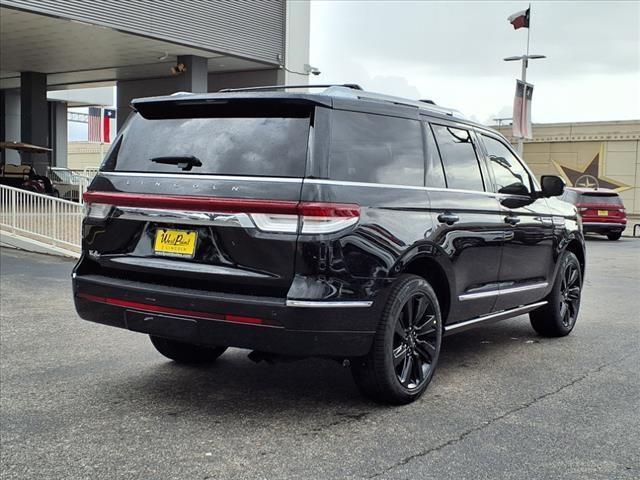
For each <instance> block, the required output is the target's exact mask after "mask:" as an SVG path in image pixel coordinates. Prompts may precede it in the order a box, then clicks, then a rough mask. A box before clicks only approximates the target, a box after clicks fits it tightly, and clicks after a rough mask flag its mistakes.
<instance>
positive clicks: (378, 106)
mask: <svg viewBox="0 0 640 480" xmlns="http://www.w3.org/2000/svg"><path fill="white" fill-rule="evenodd" d="M132 106H133V108H134V109H135V113H134V114H133V115H132V116H131V118H130V119H129V120H128V121H127V124H126V126H125V127H124V128H123V129H122V130H121V131H120V132H119V134H118V136H117V138H116V140H115V141H114V143H113V145H112V147H111V149H110V151H109V152H108V154H107V155H106V157H105V159H104V162H103V164H102V166H101V168H100V171H99V173H98V175H97V176H96V177H95V179H94V180H93V182H92V183H91V186H90V188H89V191H88V192H87V193H86V195H85V202H86V217H85V219H84V223H83V244H82V257H81V259H80V261H79V262H78V264H77V266H76V267H75V270H74V273H73V294H74V299H75V305H76V308H77V311H78V313H79V314H80V316H81V317H82V318H84V319H86V320H90V321H94V322H99V323H103V324H107V325H112V326H116V327H120V328H126V329H129V330H133V331H136V332H142V333H146V334H148V335H149V336H150V338H151V342H152V343H153V345H154V346H155V347H156V349H157V350H158V351H159V352H160V353H162V354H163V355H165V356H166V357H169V358H171V359H173V360H175V361H177V362H186V363H206V362H212V361H214V360H215V359H216V358H217V357H219V356H220V355H221V354H222V353H223V352H224V351H225V349H226V348H227V347H239V348H245V349H250V350H253V353H252V357H253V358H254V359H261V358H262V359H267V360H269V359H275V358H276V357H307V356H321V357H329V358H335V359H339V360H345V359H348V360H349V361H350V364H351V369H352V371H353V376H354V379H355V381H356V383H357V385H358V386H359V388H360V389H361V390H362V392H363V393H364V394H366V395H368V396H370V397H372V398H374V399H376V400H379V401H383V402H387V403H396V404H399V403H407V402H410V401H412V400H414V399H416V398H417V397H419V396H420V395H421V394H422V393H423V392H424V390H425V389H426V387H427V385H428V383H429V381H430V380H431V378H432V376H433V374H434V371H435V368H436V364H437V362H438V356H439V352H440V345H441V339H442V336H443V335H446V334H449V333H454V332H458V331H461V330H465V329H467V328H470V327H474V326H476V325H482V324H486V323H490V322H494V321H498V320H502V319H505V318H509V317H514V316H517V315H521V314H524V313H529V317H530V319H531V324H532V326H533V328H534V329H535V330H536V331H537V332H538V333H539V334H541V335H544V336H563V335H567V334H568V333H569V332H570V331H571V330H572V328H573V326H574V325H575V322H576V317H577V316H578V309H579V306H580V292H581V288H582V282H583V275H584V267H585V249H584V241H583V235H582V231H581V225H580V220H579V217H578V216H577V215H576V209H575V207H573V206H571V205H569V204H567V203H565V202H562V201H560V200H558V199H556V198H554V197H556V196H558V195H560V194H562V192H563V187H564V184H563V182H562V180H561V179H560V178H558V177H553V176H543V177H542V179H541V183H540V184H539V183H538V182H537V181H536V179H535V178H534V176H533V175H532V174H531V172H530V171H529V170H528V169H527V167H526V166H525V165H524V163H522V161H521V160H520V159H519V158H518V156H517V155H516V154H515V153H514V151H513V149H512V148H511V145H510V144H509V143H508V142H507V141H506V140H505V139H504V138H503V137H502V136H500V135H499V134H498V133H496V132H495V131H493V130H491V129H488V128H486V127H484V126H482V125H478V124H475V123H472V122H470V121H468V120H465V119H464V118H462V117H461V116H460V115H459V114H457V113H456V112H455V111H452V110H448V109H445V108H442V107H438V106H436V105H432V104H430V103H427V102H420V101H411V100H405V99H401V98H396V97H388V96H384V95H378V94H373V93H368V92H365V91H362V90H360V89H359V88H358V87H357V86H352V85H350V86H332V87H329V88H327V89H326V90H324V91H322V92H321V93H317V94H310V93H291V91H287V92H284V91H279V90H278V89H277V88H272V89H266V88H265V89H245V90H235V91H226V92H219V93H211V94H175V95H171V96H166V97H154V98H143V99H139V100H135V101H134V102H133V104H132Z"/></svg>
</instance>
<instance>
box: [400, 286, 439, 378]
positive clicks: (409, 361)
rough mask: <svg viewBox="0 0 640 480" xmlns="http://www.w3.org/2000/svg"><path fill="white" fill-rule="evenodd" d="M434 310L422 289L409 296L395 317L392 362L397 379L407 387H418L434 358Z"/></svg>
mask: <svg viewBox="0 0 640 480" xmlns="http://www.w3.org/2000/svg"><path fill="white" fill-rule="evenodd" d="M436 327H437V323H436V312H435V308H434V306H433V304H432V303H431V301H430V300H429V298H428V297H427V295H426V294H425V293H423V292H416V293H414V294H413V295H412V296H411V297H409V298H408V299H407V301H406V303H405V305H404V307H402V310H400V312H398V314H397V316H396V319H395V327H394V335H393V365H394V369H395V372H396V376H397V378H398V381H399V382H400V384H401V385H402V386H404V387H405V388H406V389H407V390H413V389H416V388H419V387H420V386H421V385H422V383H423V382H424V381H425V379H427V378H429V373H430V371H431V367H432V364H433V362H434V360H435V359H436V355H437V345H438V335H437V333H436Z"/></svg>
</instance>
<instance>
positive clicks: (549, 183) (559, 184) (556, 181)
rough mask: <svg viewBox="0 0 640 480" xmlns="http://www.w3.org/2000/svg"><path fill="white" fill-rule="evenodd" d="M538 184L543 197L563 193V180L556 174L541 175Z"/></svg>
mask: <svg viewBox="0 0 640 480" xmlns="http://www.w3.org/2000/svg"><path fill="white" fill-rule="evenodd" d="M540 184H541V186H542V196H543V197H547V198H548V197H557V196H559V195H562V194H563V193H564V186H565V183H564V180H563V179H562V178H560V177H558V176H557V175H542V177H540Z"/></svg>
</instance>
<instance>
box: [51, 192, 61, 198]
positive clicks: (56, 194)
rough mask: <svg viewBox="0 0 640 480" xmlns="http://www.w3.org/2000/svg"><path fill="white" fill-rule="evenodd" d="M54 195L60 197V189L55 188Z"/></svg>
mask: <svg viewBox="0 0 640 480" xmlns="http://www.w3.org/2000/svg"><path fill="white" fill-rule="evenodd" d="M52 196H54V197H56V198H60V192H59V191H58V190H54V191H53V194H52Z"/></svg>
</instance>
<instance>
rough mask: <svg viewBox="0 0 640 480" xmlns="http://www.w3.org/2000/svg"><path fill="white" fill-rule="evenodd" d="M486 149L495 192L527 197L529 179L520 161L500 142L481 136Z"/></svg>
mask: <svg viewBox="0 0 640 480" xmlns="http://www.w3.org/2000/svg"><path fill="white" fill-rule="evenodd" d="M482 139H483V140H484V145H485V147H486V148H487V154H488V158H489V162H488V163H489V168H491V170H492V171H493V176H494V179H495V183H496V192H498V193H511V194H523V195H527V194H529V193H531V179H530V178H529V174H528V173H527V171H526V170H525V168H524V167H523V166H522V164H521V163H520V160H518V158H517V157H516V156H515V155H514V154H513V153H511V150H509V148H507V146H506V145H505V144H504V143H502V142H501V141H499V140H497V139H495V138H493V137H489V136H487V135H482Z"/></svg>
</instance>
